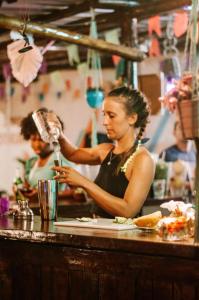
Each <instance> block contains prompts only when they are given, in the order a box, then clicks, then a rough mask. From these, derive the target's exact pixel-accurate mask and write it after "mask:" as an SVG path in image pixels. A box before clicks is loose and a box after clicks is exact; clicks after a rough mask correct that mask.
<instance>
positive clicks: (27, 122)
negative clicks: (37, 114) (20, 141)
mask: <svg viewBox="0 0 199 300" xmlns="http://www.w3.org/2000/svg"><path fill="white" fill-rule="evenodd" d="M38 111H42V112H48V111H49V110H48V109H47V108H45V107H42V108H40V109H39V110H38ZM32 114H33V112H30V113H29V114H28V115H27V116H26V117H25V118H23V119H22V120H21V123H20V127H21V135H22V136H23V138H24V139H25V140H26V141H27V140H29V139H30V137H31V135H33V134H39V132H38V130H37V127H36V125H35V122H34V120H33V118H32ZM57 118H58V120H59V121H60V123H61V126H62V129H64V123H63V122H62V120H61V119H60V118H59V117H58V116H57Z"/></svg>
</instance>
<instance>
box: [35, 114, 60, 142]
mask: <svg viewBox="0 0 199 300" xmlns="http://www.w3.org/2000/svg"><path fill="white" fill-rule="evenodd" d="M32 118H33V120H34V122H35V125H36V127H37V129H38V131H39V133H40V135H41V138H42V140H43V141H44V142H46V143H58V138H59V135H60V129H59V127H58V126H57V125H56V121H57V117H56V115H55V114H54V113H53V112H52V111H48V110H47V109H46V110H41V109H40V110H36V111H35V112H33V114H32Z"/></svg>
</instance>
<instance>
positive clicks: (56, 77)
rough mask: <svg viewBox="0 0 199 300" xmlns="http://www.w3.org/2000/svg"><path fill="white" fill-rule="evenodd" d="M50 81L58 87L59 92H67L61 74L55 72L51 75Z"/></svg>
mask: <svg viewBox="0 0 199 300" xmlns="http://www.w3.org/2000/svg"><path fill="white" fill-rule="evenodd" d="M50 79H51V82H52V84H53V85H54V86H55V87H56V89H57V90H58V91H64V90H65V82H64V80H63V77H62V75H61V72H59V71H55V72H52V73H51V74H50Z"/></svg>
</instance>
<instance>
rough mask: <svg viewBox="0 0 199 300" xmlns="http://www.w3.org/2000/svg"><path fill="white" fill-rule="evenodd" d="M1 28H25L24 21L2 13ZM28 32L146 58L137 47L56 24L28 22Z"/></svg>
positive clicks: (141, 58)
mask: <svg viewBox="0 0 199 300" xmlns="http://www.w3.org/2000/svg"><path fill="white" fill-rule="evenodd" d="M0 28H6V29H12V30H13V29H15V30H20V29H22V28H23V22H22V21H21V20H19V19H16V18H12V17H8V16H4V15H2V14H0ZM26 32H27V33H28V32H29V33H33V34H36V35H40V36H45V37H49V38H51V39H56V40H62V41H65V42H68V43H72V44H77V45H81V46H85V47H87V48H91V49H95V50H98V51H102V52H105V53H109V54H111V55H112V54H116V55H119V56H121V57H124V58H126V59H128V60H132V61H142V60H143V59H144V54H143V53H142V52H141V51H139V50H138V49H136V48H130V47H126V46H122V45H115V44H112V43H108V42H106V41H104V40H100V39H94V38H91V37H89V36H87V35H83V34H79V33H77V32H72V31H69V30H66V29H60V28H58V27H55V26H47V25H41V24H38V23H33V22H28V24H27V26H26Z"/></svg>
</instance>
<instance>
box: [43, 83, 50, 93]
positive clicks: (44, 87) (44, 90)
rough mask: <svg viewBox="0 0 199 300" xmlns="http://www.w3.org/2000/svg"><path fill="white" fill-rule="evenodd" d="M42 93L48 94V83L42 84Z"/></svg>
mask: <svg viewBox="0 0 199 300" xmlns="http://www.w3.org/2000/svg"><path fill="white" fill-rule="evenodd" d="M42 92H43V94H45V95H46V94H48V92H49V83H48V82H45V83H44V84H43V86H42Z"/></svg>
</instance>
